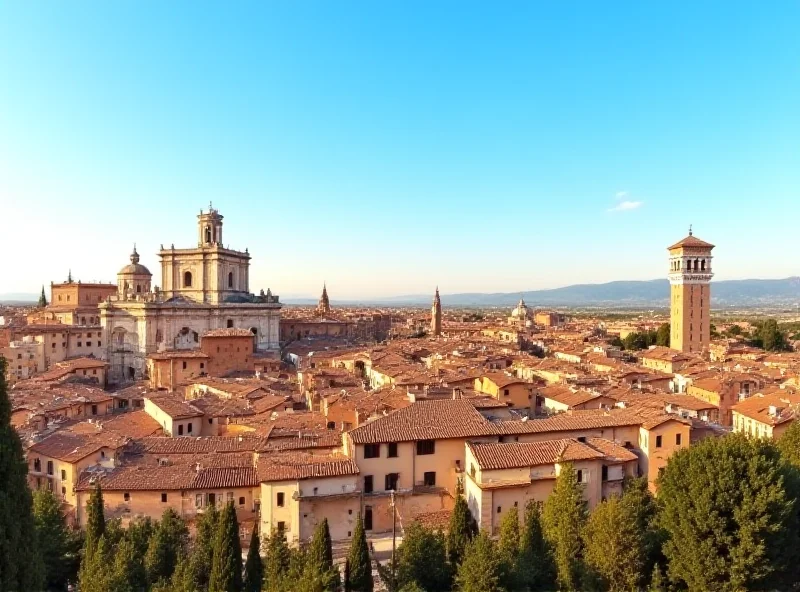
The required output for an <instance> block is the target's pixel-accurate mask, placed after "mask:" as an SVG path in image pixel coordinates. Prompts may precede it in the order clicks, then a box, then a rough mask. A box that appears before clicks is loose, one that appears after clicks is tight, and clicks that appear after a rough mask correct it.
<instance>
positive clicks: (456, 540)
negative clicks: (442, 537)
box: [447, 481, 476, 571]
mask: <svg viewBox="0 0 800 592" xmlns="http://www.w3.org/2000/svg"><path fill="white" fill-rule="evenodd" d="M475 531H476V528H475V521H474V520H473V519H472V514H470V511H469V506H467V500H466V499H465V498H464V486H463V485H462V483H461V481H459V482H458V486H457V487H456V503H455V505H454V506H453V512H452V514H451V515H450V524H449V526H448V528H447V557H448V559H449V560H450V567H451V569H453V571H455V570H456V568H457V567H458V564H459V563H461V558H462V557H463V556H464V550H465V549H466V548H467V543H468V542H469V541H470V539H471V538H472V537H473V536H474V535H475Z"/></svg>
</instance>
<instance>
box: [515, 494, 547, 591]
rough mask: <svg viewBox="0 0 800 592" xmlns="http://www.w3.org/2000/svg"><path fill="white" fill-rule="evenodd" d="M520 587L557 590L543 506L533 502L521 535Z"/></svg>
mask: <svg viewBox="0 0 800 592" xmlns="http://www.w3.org/2000/svg"><path fill="white" fill-rule="evenodd" d="M519 547H520V548H519V562H518V564H517V574H518V585H519V587H520V589H521V590H527V591H528V592H535V591H539V590H553V589H554V588H555V566H554V565H553V558H552V555H551V553H550V548H549V546H548V544H547V541H546V540H545V538H544V532H543V526H542V504H541V503H540V502H537V501H534V500H531V501H529V502H528V504H527V506H526V507H525V518H524V523H523V526H522V533H521V534H520V543H519Z"/></svg>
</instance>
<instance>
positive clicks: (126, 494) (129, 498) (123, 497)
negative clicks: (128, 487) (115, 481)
mask: <svg viewBox="0 0 800 592" xmlns="http://www.w3.org/2000/svg"><path fill="white" fill-rule="evenodd" d="M122 499H124V500H125V501H126V502H129V501H131V494H130V493H129V492H127V491H126V492H125V493H123V494H122Z"/></svg>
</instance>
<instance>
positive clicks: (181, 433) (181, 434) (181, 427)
mask: <svg viewBox="0 0 800 592" xmlns="http://www.w3.org/2000/svg"><path fill="white" fill-rule="evenodd" d="M178 435H179V436H183V424H181V425H179V426H178Z"/></svg>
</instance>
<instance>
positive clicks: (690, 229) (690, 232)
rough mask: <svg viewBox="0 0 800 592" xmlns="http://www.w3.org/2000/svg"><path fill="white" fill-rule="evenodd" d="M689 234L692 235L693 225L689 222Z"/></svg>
mask: <svg viewBox="0 0 800 592" xmlns="http://www.w3.org/2000/svg"><path fill="white" fill-rule="evenodd" d="M689 236H692V225H691V224H689Z"/></svg>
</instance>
